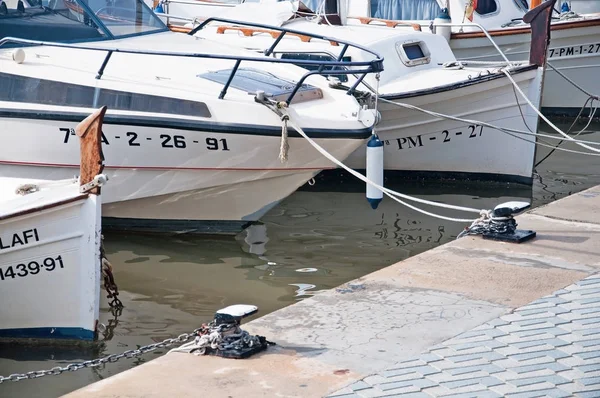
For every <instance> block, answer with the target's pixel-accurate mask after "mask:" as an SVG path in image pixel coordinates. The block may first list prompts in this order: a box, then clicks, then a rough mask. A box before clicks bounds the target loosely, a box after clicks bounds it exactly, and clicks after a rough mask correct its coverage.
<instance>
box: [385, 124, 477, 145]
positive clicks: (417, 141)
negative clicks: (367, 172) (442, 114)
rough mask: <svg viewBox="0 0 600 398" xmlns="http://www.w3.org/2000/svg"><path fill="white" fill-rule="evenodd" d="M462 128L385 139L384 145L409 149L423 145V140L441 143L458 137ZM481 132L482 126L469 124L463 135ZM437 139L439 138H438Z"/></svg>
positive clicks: (470, 135) (471, 136) (473, 136)
mask: <svg viewBox="0 0 600 398" xmlns="http://www.w3.org/2000/svg"><path fill="white" fill-rule="evenodd" d="M462 130H464V129H463V128H459V129H453V130H443V131H441V132H439V133H433V134H419V135H417V136H412V137H411V136H409V137H401V138H396V139H392V140H385V141H384V143H385V145H392V144H395V145H397V146H398V148H397V149H398V150H401V149H410V148H419V147H422V146H423V145H424V142H423V141H425V142H427V141H440V142H442V143H446V142H450V141H452V138H453V137H460V136H462V135H463V131H462ZM482 133H483V126H480V125H478V124H471V125H469V126H467V131H466V132H465V136H467V137H468V138H476V137H481V134H482ZM438 139H439V140H438Z"/></svg>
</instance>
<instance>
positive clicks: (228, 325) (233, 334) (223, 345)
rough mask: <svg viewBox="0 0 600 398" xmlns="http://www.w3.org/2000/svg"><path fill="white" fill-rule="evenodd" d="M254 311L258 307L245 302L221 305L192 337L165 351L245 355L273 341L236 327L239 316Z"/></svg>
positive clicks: (243, 316) (251, 353) (240, 318)
mask: <svg viewBox="0 0 600 398" xmlns="http://www.w3.org/2000/svg"><path fill="white" fill-rule="evenodd" d="M257 312H258V307H256V306H254V305H246V304H236V305H230V306H229V307H225V308H222V309H220V310H218V311H217V312H216V313H215V317H214V319H213V320H212V321H211V322H210V323H208V324H203V325H202V327H200V328H199V329H198V330H197V336H196V338H195V339H194V341H192V342H189V343H186V344H183V345H181V346H180V347H178V348H174V349H172V350H171V351H169V352H187V353H190V354H195V355H214V356H219V357H223V358H234V359H243V358H248V357H249V356H251V355H254V354H256V353H258V352H260V351H263V350H265V349H266V348H267V347H268V346H269V345H272V344H274V343H272V342H270V341H267V339H266V338H265V337H263V336H258V335H250V333H248V332H246V331H245V330H242V329H241V328H240V324H241V322H242V319H244V318H246V317H248V316H250V315H254V314H256V313H257Z"/></svg>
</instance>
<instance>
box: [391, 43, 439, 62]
mask: <svg viewBox="0 0 600 398" xmlns="http://www.w3.org/2000/svg"><path fill="white" fill-rule="evenodd" d="M396 51H397V52H398V55H400V59H401V60H402V63H403V64H404V65H406V66H417V65H423V64H428V63H429V61H430V60H431V53H430V52H429V50H428V49H427V46H426V45H425V43H424V42H422V41H409V42H400V43H397V44H396Z"/></svg>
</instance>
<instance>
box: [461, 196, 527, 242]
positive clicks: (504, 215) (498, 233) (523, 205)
mask: <svg viewBox="0 0 600 398" xmlns="http://www.w3.org/2000/svg"><path fill="white" fill-rule="evenodd" d="M530 207H531V203H529V202H520V201H510V202H505V203H501V204H499V205H497V206H496V207H494V209H493V210H490V211H487V212H482V216H481V217H480V218H478V219H477V220H475V221H473V223H472V224H471V225H470V226H469V227H467V228H465V229H464V230H463V231H462V232H461V233H460V234H458V236H457V237H456V239H459V238H462V237H463V236H467V235H481V236H482V237H483V239H491V240H498V241H502V242H512V243H522V242H525V241H528V240H530V239H533V238H535V236H536V233H535V231H532V230H522V229H517V221H516V220H515V218H514V217H515V216H516V215H518V214H521V213H522V212H524V211H525V210H527V209H529V208H530Z"/></svg>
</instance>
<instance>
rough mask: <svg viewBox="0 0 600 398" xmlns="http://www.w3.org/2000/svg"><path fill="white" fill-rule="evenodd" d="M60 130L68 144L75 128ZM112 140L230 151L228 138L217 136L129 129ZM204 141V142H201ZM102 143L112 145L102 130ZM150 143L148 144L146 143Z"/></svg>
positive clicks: (136, 144)
mask: <svg viewBox="0 0 600 398" xmlns="http://www.w3.org/2000/svg"><path fill="white" fill-rule="evenodd" d="M59 130H60V131H61V132H62V133H63V134H64V139H63V143H65V144H67V143H68V142H69V138H70V137H71V136H72V135H75V129H73V128H68V127H61V128H59ZM112 140H126V141H127V144H128V145H129V146H131V147H139V146H142V144H143V146H148V145H151V144H149V142H151V141H154V142H156V141H159V142H160V147H161V148H174V149H185V148H188V146H189V147H193V146H195V145H206V149H208V150H209V151H228V150H229V144H228V143H227V139H226V138H215V137H206V139H205V140H204V141H202V140H189V139H188V140H186V137H184V136H183V135H170V134H161V135H159V136H158V138H156V136H151V135H148V136H144V137H142V136H141V135H140V134H139V133H136V132H135V131H128V132H127V133H125V136H124V137H122V136H120V135H113V136H112V137H111V141H112ZM201 141H202V142H201ZM102 143H103V144H104V145H110V142H109V140H108V138H107V136H106V135H104V132H102ZM146 143H148V144H146Z"/></svg>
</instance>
